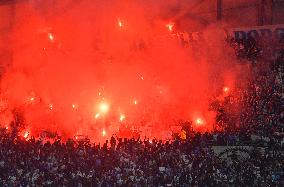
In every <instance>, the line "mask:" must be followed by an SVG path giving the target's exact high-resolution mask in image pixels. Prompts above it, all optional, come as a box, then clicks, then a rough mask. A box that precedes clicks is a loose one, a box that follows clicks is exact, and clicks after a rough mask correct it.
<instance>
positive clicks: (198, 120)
mask: <svg viewBox="0 0 284 187" xmlns="http://www.w3.org/2000/svg"><path fill="white" fill-rule="evenodd" d="M203 123H204V122H203V120H202V119H201V118H197V119H196V124H197V125H202V124H203Z"/></svg>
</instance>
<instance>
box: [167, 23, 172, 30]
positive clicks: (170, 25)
mask: <svg viewBox="0 0 284 187" xmlns="http://www.w3.org/2000/svg"><path fill="white" fill-rule="evenodd" d="M166 27H167V28H168V29H169V31H173V27H174V24H173V23H169V24H167V25H166Z"/></svg>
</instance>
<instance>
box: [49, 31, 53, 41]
mask: <svg viewBox="0 0 284 187" xmlns="http://www.w3.org/2000/svg"><path fill="white" fill-rule="evenodd" d="M48 38H49V40H51V41H53V40H54V37H53V35H52V34H51V33H48Z"/></svg>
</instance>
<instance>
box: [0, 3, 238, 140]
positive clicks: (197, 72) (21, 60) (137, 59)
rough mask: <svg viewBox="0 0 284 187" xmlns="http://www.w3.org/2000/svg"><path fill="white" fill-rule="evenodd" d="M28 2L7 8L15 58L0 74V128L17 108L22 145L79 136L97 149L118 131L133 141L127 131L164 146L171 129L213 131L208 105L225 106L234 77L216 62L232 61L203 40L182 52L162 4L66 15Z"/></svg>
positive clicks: (73, 9) (212, 39) (83, 7)
mask: <svg viewBox="0 0 284 187" xmlns="http://www.w3.org/2000/svg"><path fill="white" fill-rule="evenodd" d="M26 2H29V1H25V2H23V3H21V6H16V7H15V12H16V14H15V16H16V17H15V18H13V23H14V24H15V25H13V27H12V28H15V29H12V31H11V32H10V33H7V34H8V35H9V39H10V38H11V39H12V40H11V41H13V42H11V44H9V46H7V48H9V49H10V48H11V51H12V52H13V58H9V59H12V60H11V61H7V63H6V62H4V63H3V64H5V63H6V64H12V65H11V66H8V65H7V67H6V66H5V67H4V71H3V72H5V73H3V75H2V74H1V98H6V99H7V104H5V107H2V104H1V106H0V108H1V115H0V124H3V127H5V126H6V125H9V124H10V122H11V121H13V119H12V118H13V115H11V114H12V111H13V110H14V109H15V108H19V109H20V110H21V111H22V115H23V118H24V119H25V122H26V123H27V124H29V130H30V135H34V134H39V133H40V131H45V130H47V131H57V130H58V131H60V132H61V133H62V136H64V138H66V139H67V138H69V137H72V138H74V135H75V134H76V133H77V132H80V133H79V134H83V135H88V136H89V137H91V138H93V139H94V140H95V141H97V139H99V138H97V137H100V138H101V137H102V135H103V136H107V135H111V134H113V133H116V132H117V131H118V129H119V128H120V126H121V125H126V126H127V128H128V133H125V134H131V133H129V131H130V132H132V130H129V129H130V127H132V125H133V124H135V125H136V126H137V127H135V128H136V130H137V132H140V131H141V132H143V133H144V134H145V135H147V136H152V137H160V138H164V137H165V133H164V132H165V131H170V129H171V126H173V125H178V124H177V121H179V120H181V121H187V120H188V121H190V122H191V123H192V124H193V126H194V128H195V127H196V126H198V125H202V127H206V128H208V129H212V128H210V127H212V126H213V122H214V119H215V116H214V115H213V114H212V115H211V113H210V112H211V111H210V110H209V106H210V101H211V100H210V99H211V97H212V96H215V95H216V94H217V93H216V92H218V94H219V95H222V96H223V93H222V87H223V86H224V85H226V86H228V89H224V92H229V91H230V89H231V90H233V84H231V82H230V81H231V80H234V79H235V78H234V76H233V75H234V74H237V73H236V72H235V71H230V72H229V71H227V69H230V70H231V69H232V67H233V66H231V65H235V64H234V62H232V61H229V62H227V61H226V62H225V60H219V59H232V58H231V56H229V55H231V54H230V52H228V51H224V49H219V48H218V47H215V46H214V47H212V46H211V45H209V44H212V43H217V42H221V41H223V36H219V35H214V36H213V35H212V36H211V35H210V36H208V37H205V39H204V40H205V41H198V47H196V49H195V50H194V51H193V50H192V49H190V48H185V47H184V46H182V45H181V42H180V40H179V38H178V37H177V38H174V37H173V32H177V33H178V32H184V31H182V30H181V31H179V30H178V29H179V28H180V27H182V26H180V25H181V23H180V22H178V26H177V23H176V24H175V23H172V22H169V20H171V19H172V20H174V17H172V18H171V17H170V15H171V14H169V10H168V9H167V10H164V9H163V7H171V8H172V6H173V4H170V3H169V2H168V1H163V2H162V3H159V2H160V1H153V2H152V1H151V2H152V3H153V5H155V6H149V7H152V8H150V9H149V8H146V9H145V7H146V6H147V5H146V6H145V4H147V3H146V2H142V1H126V2H124V3H120V1H117V2H118V3H103V1H84V3H74V6H73V5H72V6H68V8H66V10H68V11H66V12H65V11H64V12H62V11H59V10H58V9H52V6H49V5H48V3H47V4H44V5H43V4H41V3H39V1H33V3H34V4H37V3H38V4H37V6H35V7H33V5H31V4H33V3H30V2H29V3H26ZM59 2H61V1H54V3H55V4H54V6H55V7H57V6H56V5H58V4H57V3H59ZM63 4H64V3H63ZM164 4H166V5H167V6H164ZM60 10H63V9H60ZM45 11H46V12H45ZM47 12H48V13H49V14H45V13H47ZM118 14H119V15H118ZM119 16H121V17H119ZM165 17H166V18H167V19H166V20H165ZM118 18H119V19H118ZM124 18H125V19H124ZM7 19H8V18H7ZM188 19H190V18H188ZM181 21H182V22H184V23H187V20H181ZM188 21H189V22H190V23H191V21H192V20H188ZM194 21H195V20H194ZM187 26H190V25H185V27H184V28H188V27H187ZM16 28H20V29H16ZM51 28H52V29H51ZM195 29H196V28H190V30H195ZM120 31H123V32H120ZM124 31H125V32H124ZM23 36H25V37H23ZM3 37H4V35H3ZM8 41H9V40H8ZM1 42H2V40H1V41H0V45H1V44H2V43H1ZM218 44H219V43H218ZM7 45H8V44H7ZM5 47H6V46H5ZM196 51H197V52H196ZM208 51H210V53H208ZM0 53H1V51H0ZM1 54H2V53H1ZM3 54H4V53H3ZM227 54H228V55H227ZM233 55H234V54H233ZM227 57H230V58H227ZM5 59H6V58H5ZM7 59H8V58H7ZM216 59H218V60H216ZM227 67H230V68H227ZM225 72H229V73H228V75H229V77H230V78H228V79H230V81H228V80H227V79H226V78H224V77H225V76H224V75H225ZM213 75H214V77H215V75H217V76H218V77H217V79H216V80H218V81H216V82H214V83H213V82H212V81H211V80H212V79H211V78H212V77H213ZM231 77H232V78H231ZM232 82H233V81H232ZM229 88H230V89H229ZM220 92H221V93H222V94H220ZM219 95H218V96H219ZM2 108H3V109H2ZM196 111H200V113H198V114H195V113H194V112H196ZM121 112H123V114H122V113H121ZM193 113H194V115H193ZM106 114H107V115H106ZM200 116H202V118H200ZM199 118H200V120H198V119H199ZM121 122H122V123H121ZM103 128H104V129H103ZM102 129H103V130H102ZM106 131H107V133H106ZM77 135H78V134H77ZM78 136H79V135H78ZM129 136H130V135H129ZM96 138H97V139H96Z"/></svg>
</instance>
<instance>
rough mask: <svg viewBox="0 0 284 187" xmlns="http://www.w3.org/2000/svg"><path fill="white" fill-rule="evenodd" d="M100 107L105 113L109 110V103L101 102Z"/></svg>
mask: <svg viewBox="0 0 284 187" xmlns="http://www.w3.org/2000/svg"><path fill="white" fill-rule="evenodd" d="M99 109H100V112H101V113H103V114H105V113H107V112H108V110H109V105H108V104H107V103H101V104H100V106H99Z"/></svg>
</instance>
